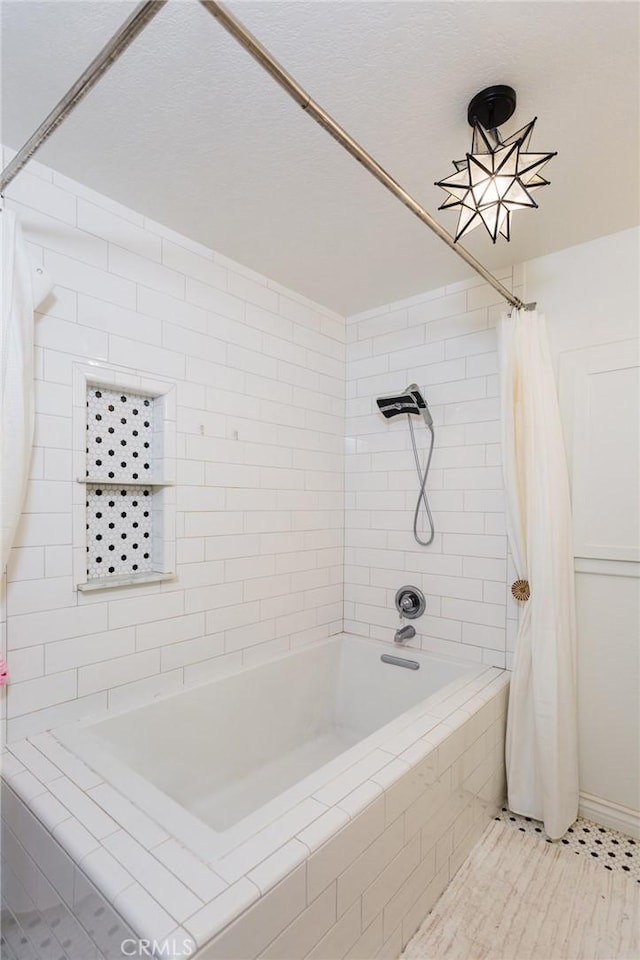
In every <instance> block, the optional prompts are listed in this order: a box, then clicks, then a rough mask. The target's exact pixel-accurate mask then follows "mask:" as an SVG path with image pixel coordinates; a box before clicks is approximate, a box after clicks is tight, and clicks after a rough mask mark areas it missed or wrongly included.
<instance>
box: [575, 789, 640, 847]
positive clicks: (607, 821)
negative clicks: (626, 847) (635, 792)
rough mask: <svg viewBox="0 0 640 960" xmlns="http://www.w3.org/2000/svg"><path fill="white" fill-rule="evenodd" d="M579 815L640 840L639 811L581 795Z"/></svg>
mask: <svg viewBox="0 0 640 960" xmlns="http://www.w3.org/2000/svg"><path fill="white" fill-rule="evenodd" d="M578 813H579V815H580V816H581V817H586V818H587V820H593V821H594V822H595V823H600V824H602V826H603V827H611V829H612V830H619V831H620V832H621V833H626V834H627V836H629V837H636V838H637V839H640V811H638V810H632V809H631V808H630V807H623V806H621V804H619V803H612V802H611V800H603V799H602V797H594V796H593V794H591V793H581V794H580V803H579V806H578Z"/></svg>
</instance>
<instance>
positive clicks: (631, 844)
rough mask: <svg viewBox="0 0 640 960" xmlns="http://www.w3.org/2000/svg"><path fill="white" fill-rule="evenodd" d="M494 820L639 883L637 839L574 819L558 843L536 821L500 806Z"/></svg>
mask: <svg viewBox="0 0 640 960" xmlns="http://www.w3.org/2000/svg"><path fill="white" fill-rule="evenodd" d="M496 820H500V821H502V823H504V824H506V825H507V826H510V827H513V829H515V830H520V831H521V832H522V833H530V834H533V836H536V837H539V838H540V839H541V840H543V841H546V842H547V843H555V844H557V845H558V846H560V847H562V848H563V849H565V850H566V851H567V852H568V853H572V854H576V855H578V856H579V855H582V856H584V857H588V858H589V860H592V861H593V862H594V863H598V864H600V865H601V866H602V867H603V868H604V869H606V870H616V871H619V872H620V873H624V874H626V875H627V876H628V877H630V878H632V879H633V880H635V881H637V882H638V883H640V840H634V839H633V837H628V836H627V835H626V834H624V833H619V832H618V831H617V830H610V829H609V827H602V826H600V824H599V823H593V821H591V820H585V818H584V817H578V819H577V820H576V822H575V823H574V824H573V826H572V827H569V829H568V830H567V832H566V833H565V835H564V837H562V839H561V840H553V841H552V840H549V839H548V837H547V836H546V834H545V832H544V827H543V825H542V824H541V823H540V821H538V820H532V819H531V818H530V817H521V816H519V815H518V814H517V813H512V812H511V811H510V810H509V809H508V808H507V807H503V808H502V810H501V811H500V813H499V814H498V816H497V817H496Z"/></svg>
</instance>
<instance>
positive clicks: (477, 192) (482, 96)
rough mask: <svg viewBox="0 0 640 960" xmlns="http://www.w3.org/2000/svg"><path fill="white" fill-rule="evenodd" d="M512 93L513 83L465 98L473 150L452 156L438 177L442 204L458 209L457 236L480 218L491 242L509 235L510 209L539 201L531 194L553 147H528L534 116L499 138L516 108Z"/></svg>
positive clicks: (544, 182) (444, 207) (541, 182)
mask: <svg viewBox="0 0 640 960" xmlns="http://www.w3.org/2000/svg"><path fill="white" fill-rule="evenodd" d="M515 102H516V95H515V91H514V90H513V89H512V88H511V87H505V86H497V87H489V88H488V89H487V90H483V91H482V92H481V93H479V94H478V95H477V96H476V97H474V98H473V100H472V101H471V103H470V104H469V111H468V119H469V123H470V124H471V126H472V127H473V140H472V144H471V153H468V154H467V155H466V157H465V159H464V160H454V161H453V165H454V167H455V168H456V172H455V173H453V174H451V176H450V177H447V178H446V179H444V180H439V181H437V182H436V186H438V187H441V188H442V189H443V190H445V191H446V192H447V193H448V197H447V199H446V200H445V201H444V203H442V205H441V206H440V207H439V209H440V210H449V209H454V208H455V209H457V210H458V211H459V217H458V227H457V230H456V236H455V240H456V242H457V241H458V240H459V239H460V238H461V237H462V236H464V234H466V233H469V232H470V231H471V230H474V229H475V228H476V227H479V226H480V225H481V224H484V226H485V227H486V229H487V232H488V233H489V236H490V237H491V239H492V240H493V242H494V243H495V242H496V240H497V238H498V234H500V235H501V236H503V237H504V238H505V240H509V239H510V238H511V214H512V213H514V212H515V211H516V210H524V209H526V208H527V207H537V206H538V204H537V203H536V201H535V200H534V198H533V194H534V193H535V191H536V190H539V189H540V187H545V186H548V184H549V181H548V180H545V178H544V177H543V176H542V175H541V172H540V171H541V170H542V168H543V167H544V166H545V164H547V163H548V162H549V160H551V158H552V157H555V156H556V154H555V153H530V152H529V143H530V140H531V134H532V133H533V128H534V126H535V122H536V120H535V119H533V120H532V121H531V122H530V123H528V124H527V125H526V126H524V127H522V129H521V130H518V132H517V133H514V134H512V136H510V137H508V138H507V139H506V140H502V139H501V137H500V135H499V133H498V130H497V127H498V126H499V125H501V124H502V123H504V122H505V120H507V119H508V118H509V117H510V116H511V115H512V113H513V111H514V110H515Z"/></svg>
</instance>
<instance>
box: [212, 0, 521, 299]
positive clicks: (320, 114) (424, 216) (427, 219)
mask: <svg viewBox="0 0 640 960" xmlns="http://www.w3.org/2000/svg"><path fill="white" fill-rule="evenodd" d="M200 3H201V4H202V6H203V7H205V9H206V10H208V11H209V13H210V14H211V15H212V16H213V17H215V18H216V20H218V21H219V22H220V23H221V24H222V26H223V27H224V28H225V30H227V31H228V32H229V33H230V34H231V36H232V37H234V38H235V39H236V40H237V41H238V43H240V44H241V45H242V46H243V47H244V48H245V49H246V50H247V51H248V52H249V53H250V54H251V56H252V57H253V58H254V60H257V62H258V63H259V64H260V66H261V67H263V68H264V69H265V70H266V71H267V73H270V74H271V76H272V77H273V79H274V80H275V81H276V82H277V83H279V84H280V86H281V87H283V88H284V90H286V92H287V93H288V94H289V96H290V97H292V98H293V99H294V100H295V101H296V103H297V104H299V106H301V107H302V109H303V110H304V111H305V112H306V113H308V114H309V115H310V116H311V117H313V119H314V120H315V121H316V123H318V124H320V126H321V127H324V129H325V130H326V131H327V133H329V134H330V135H331V136H332V137H333V138H334V140H337V141H338V143H339V144H340V145H341V146H342V147H344V149H345V150H347V151H348V152H349V153H350V154H351V156H352V157H355V159H356V160H358V161H359V162H360V163H361V164H362V165H363V167H365V168H366V169H367V170H368V171H369V173H371V174H373V176H374V177H375V178H376V179H377V180H379V181H380V183H382V184H383V186H385V187H386V188H387V190H390V191H391V193H392V194H393V195H394V196H396V197H397V198H398V200H400V201H401V202H402V203H403V204H404V205H405V206H406V207H408V208H409V210H411V212H412V213H414V214H415V215H416V217H418V219H419V220H421V221H422V222H423V223H425V224H426V225H427V226H428V227H429V229H430V230H433V232H434V233H435V234H436V236H438V237H440V239H441V240H442V241H443V242H444V243H446V245H447V246H448V247H450V248H451V249H452V250H453V251H454V253H457V254H458V256H459V257H461V258H462V259H463V260H464V261H465V262H466V263H468V264H469V266H470V267H471V268H472V269H473V270H475V272H476V273H478V274H479V275H480V276H481V277H482V278H483V280H486V282H487V283H488V284H490V285H491V286H492V287H493V288H494V290H497V291H498V293H499V294H500V296H502V297H504V299H505V300H507V301H508V302H509V303H510V304H511V305H512V306H514V307H516V308H517V309H526V306H527V305H526V304H524V303H523V302H522V300H520V299H518V297H516V296H514V295H513V294H512V293H511V292H510V291H509V290H507V288H506V287H505V286H504V285H503V284H502V283H500V281H499V280H498V279H497V278H496V277H494V276H493V274H492V273H490V272H489V271H488V270H487V269H486V267H483V265H482V264H481V263H480V262H479V261H478V260H476V258H475V257H474V256H472V255H471V254H470V253H469V252H468V250H465V249H464V247H460V246H459V245H458V244H456V243H455V242H454V239H453V237H452V236H451V234H449V233H447V231H446V230H445V229H444V228H443V227H441V226H440V224H439V223H438V222H437V221H436V220H434V219H433V217H431V216H430V215H429V214H428V213H427V211H426V210H425V209H424V207H422V206H420V204H419V203H418V202H417V201H416V200H414V199H413V197H412V196H411V195H410V194H408V193H407V191H406V190H404V189H403V187H401V186H400V184H399V183H397V182H396V181H395V180H394V179H393V177H392V176H391V175H390V174H388V173H387V171H386V170H385V169H384V168H383V167H381V166H380V164H379V163H378V162H377V160H374V158H373V157H372V156H371V154H369V153H367V151H366V150H365V149H364V148H363V147H361V146H360V144H359V143H357V142H356V141H355V140H354V139H353V137H350V136H349V134H348V133H347V132H346V130H344V129H343V128H342V127H341V126H340V124H339V123H336V121H335V120H334V119H333V117H331V116H329V114H328V113H327V112H326V111H325V110H323V109H322V107H321V106H320V105H319V104H317V103H316V102H315V100H313V99H312V98H311V97H310V96H309V94H308V93H307V92H306V90H304V89H303V87H301V86H300V84H299V83H298V82H297V81H296V80H294V79H293V77H292V76H290V74H288V73H287V71H286V70H285V69H284V68H283V67H282V66H281V65H280V64H279V63H278V61H277V60H276V59H275V58H274V57H273V56H272V55H271V54H270V53H269V51H268V50H267V49H265V47H263V46H262V44H261V43H260V41H259V40H257V39H256V38H255V37H254V36H253V35H252V34H251V33H250V32H249V31H248V30H247V29H246V27H245V26H244V25H243V24H242V23H241V22H240V21H239V20H237V19H236V17H234V16H233V15H232V14H231V13H229V11H228V10H226V9H225V8H224V7H223V6H222V5H221V4H220V3H217V2H216V0H200Z"/></svg>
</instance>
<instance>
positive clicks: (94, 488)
mask: <svg viewBox="0 0 640 960" xmlns="http://www.w3.org/2000/svg"><path fill="white" fill-rule="evenodd" d="M152 497H153V490H152V489H151V488H149V487H145V486H143V485H138V484H127V483H121V484H118V485H116V484H111V483H105V484H97V483H88V484H87V575H88V577H89V579H91V580H94V579H96V578H97V577H108V576H122V575H123V574H135V573H144V572H148V571H149V570H151V569H152V554H153V551H152V539H153V538H152V526H151V520H152V513H153V510H152Z"/></svg>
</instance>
